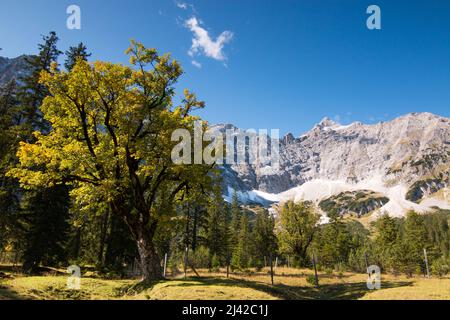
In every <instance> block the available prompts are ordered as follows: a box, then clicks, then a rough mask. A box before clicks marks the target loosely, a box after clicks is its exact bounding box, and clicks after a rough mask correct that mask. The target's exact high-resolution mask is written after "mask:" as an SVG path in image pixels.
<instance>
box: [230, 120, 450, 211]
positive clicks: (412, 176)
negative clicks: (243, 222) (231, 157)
mask: <svg viewBox="0 0 450 320" xmlns="http://www.w3.org/2000/svg"><path fill="white" fill-rule="evenodd" d="M279 153H280V157H281V164H280V167H281V168H280V170H279V172H273V171H270V170H266V169H265V168H263V167H262V166H258V165H247V164H245V165H239V166H238V165H235V166H231V167H228V168H227V172H228V174H227V176H228V177H231V176H234V177H235V178H236V179H235V180H230V179H228V181H226V183H227V187H228V188H229V189H231V190H232V189H236V190H239V191H240V193H241V198H242V200H243V201H249V200H250V201H253V202H261V201H260V199H263V201H273V202H278V201H284V200H287V199H292V198H293V200H310V201H316V202H319V201H321V200H324V199H327V198H329V197H332V196H335V195H337V194H339V193H341V192H346V191H357V190H370V191H374V192H378V193H381V194H382V195H384V196H386V197H387V198H389V202H388V203H386V204H384V205H383V206H382V207H381V209H378V211H387V212H390V213H391V214H393V215H402V214H404V212H405V211H407V210H410V209H415V210H417V211H425V210H427V209H429V206H425V205H421V204H420V203H421V202H422V201H425V200H427V199H428V198H429V197H430V196H431V195H432V194H433V193H435V192H438V191H439V190H442V189H446V188H448V185H449V176H450V165H449V156H450V119H448V118H444V117H440V116H437V115H434V114H431V113H411V114H407V115H405V116H402V117H399V118H397V119H394V120H392V121H390V122H383V123H378V124H374V125H365V124H362V123H359V122H356V123H353V124H351V125H347V126H341V125H339V124H337V123H335V122H333V121H331V120H329V119H324V120H323V121H321V122H320V123H319V124H317V125H316V126H314V128H313V129H311V130H310V131H309V132H307V133H306V134H304V135H302V136H301V137H298V138H294V137H293V136H292V135H291V134H289V135H287V136H286V137H284V138H283V139H282V142H281V144H280V151H279ZM225 180H227V179H225ZM407 195H408V196H407ZM228 196H229V194H228ZM247 198H249V199H247ZM433 203H434V204H439V205H440V206H441V207H446V206H448V200H447V199H442V201H440V202H439V201H438V202H436V201H434V202H433ZM449 207H450V206H449Z"/></svg>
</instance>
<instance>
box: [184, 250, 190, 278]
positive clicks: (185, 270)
mask: <svg viewBox="0 0 450 320" xmlns="http://www.w3.org/2000/svg"><path fill="white" fill-rule="evenodd" d="M188 251H189V248H188V247H186V250H185V252H184V278H186V277H187V264H188Z"/></svg>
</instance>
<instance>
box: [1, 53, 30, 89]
mask: <svg viewBox="0 0 450 320" xmlns="http://www.w3.org/2000/svg"><path fill="white" fill-rule="evenodd" d="M27 57H29V56H26V55H22V56H20V57H17V58H14V59H9V58H4V57H0V86H3V85H5V84H7V83H8V82H9V81H11V80H13V79H15V80H18V79H20V78H21V77H22V76H24V75H25V73H26V71H25V70H26V58H27Z"/></svg>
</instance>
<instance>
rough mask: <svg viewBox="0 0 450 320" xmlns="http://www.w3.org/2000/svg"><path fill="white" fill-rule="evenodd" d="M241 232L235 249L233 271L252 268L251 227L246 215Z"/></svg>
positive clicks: (232, 263) (242, 218)
mask: <svg viewBox="0 0 450 320" xmlns="http://www.w3.org/2000/svg"><path fill="white" fill-rule="evenodd" d="M239 225H240V230H239V234H238V240H237V244H236V246H235V247H234V249H233V256H232V258H231V266H232V268H233V269H246V268H248V267H249V266H250V259H251V257H250V247H249V244H250V226H249V220H248V216H247V214H246V213H243V214H242V217H241V220H240V222H239Z"/></svg>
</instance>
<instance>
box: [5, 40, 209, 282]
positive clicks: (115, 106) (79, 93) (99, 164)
mask: <svg viewBox="0 0 450 320" xmlns="http://www.w3.org/2000/svg"><path fill="white" fill-rule="evenodd" d="M127 53H128V54H130V62H131V64H132V65H133V66H134V67H135V68H136V69H133V68H131V67H126V66H123V65H118V64H112V63H105V62H99V61H98V62H95V63H94V64H93V65H90V64H88V63H87V62H86V61H84V60H82V59H78V60H77V63H76V64H75V66H74V67H73V69H72V70H70V71H68V72H64V71H58V70H57V68H56V65H55V64H53V67H52V68H51V69H50V70H44V72H43V73H42V76H41V78H40V82H39V84H40V85H41V86H44V88H45V89H46V90H48V91H49V92H50V94H49V95H48V96H47V97H46V99H45V101H44V103H43V105H42V107H41V111H42V113H43V114H44V116H45V119H46V120H47V121H48V122H49V123H50V124H51V130H50V131H49V133H48V134H46V135H43V134H41V133H39V132H35V133H34V135H35V139H36V141H35V142H34V143H22V145H21V147H20V150H19V152H18V156H19V159H20V165H19V166H17V168H16V169H14V170H11V171H10V173H9V174H10V175H11V176H14V177H16V178H18V179H19V180H20V182H21V184H22V186H24V187H26V188H39V187H42V186H52V185H55V184H59V183H67V184H69V185H70V186H71V188H72V190H71V196H72V198H73V200H74V201H75V203H76V204H77V205H78V206H79V207H80V208H82V209H83V210H89V209H91V208H92V206H97V205H98V204H99V203H101V204H104V205H105V206H106V205H107V206H110V207H111V209H112V212H113V214H116V215H119V216H120V217H121V218H122V219H125V220H126V223H127V225H128V226H129V228H130V232H131V233H132V234H133V237H134V239H136V241H137V244H138V248H139V253H140V256H141V259H146V261H142V265H143V266H144V267H145V268H148V269H145V268H144V269H145V270H144V274H145V276H146V278H157V277H161V272H160V268H161V266H160V264H159V257H158V253H157V252H156V251H155V243H154V237H155V234H156V232H157V231H159V232H164V229H165V226H170V225H171V224H170V220H171V217H173V216H174V215H175V210H174V205H175V203H176V201H178V200H179V199H180V197H182V194H184V193H186V192H187V190H188V189H189V188H193V189H202V188H203V190H207V189H208V188H209V185H210V183H211V178H210V176H209V175H208V172H209V171H210V170H211V168H210V167H209V166H203V165H184V166H179V165H176V164H174V163H173V161H172V158H171V155H172V154H171V152H172V149H173V147H174V146H175V142H173V141H172V140H171V137H172V132H173V130H174V129H176V128H180V129H181V128H183V129H187V130H191V129H193V126H194V122H195V121H196V120H198V117H194V116H191V115H190V112H191V111H193V110H195V109H196V108H200V107H203V106H204V103H203V102H200V101H197V100H196V98H195V96H194V95H193V94H191V93H190V92H188V91H185V99H184V100H183V104H182V105H181V106H178V107H173V105H172V98H173V96H174V88H173V86H174V85H175V83H176V82H177V80H178V78H179V76H180V75H181V74H182V70H181V67H180V65H179V64H178V63H177V62H176V61H175V60H172V59H171V58H170V56H169V55H162V56H160V55H158V53H157V52H156V50H155V49H147V48H145V47H144V46H143V45H142V44H140V43H137V42H134V41H133V42H132V44H131V46H130V48H129V49H128V51H127ZM36 168H39V169H38V170H36ZM42 168H43V169H42Z"/></svg>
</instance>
